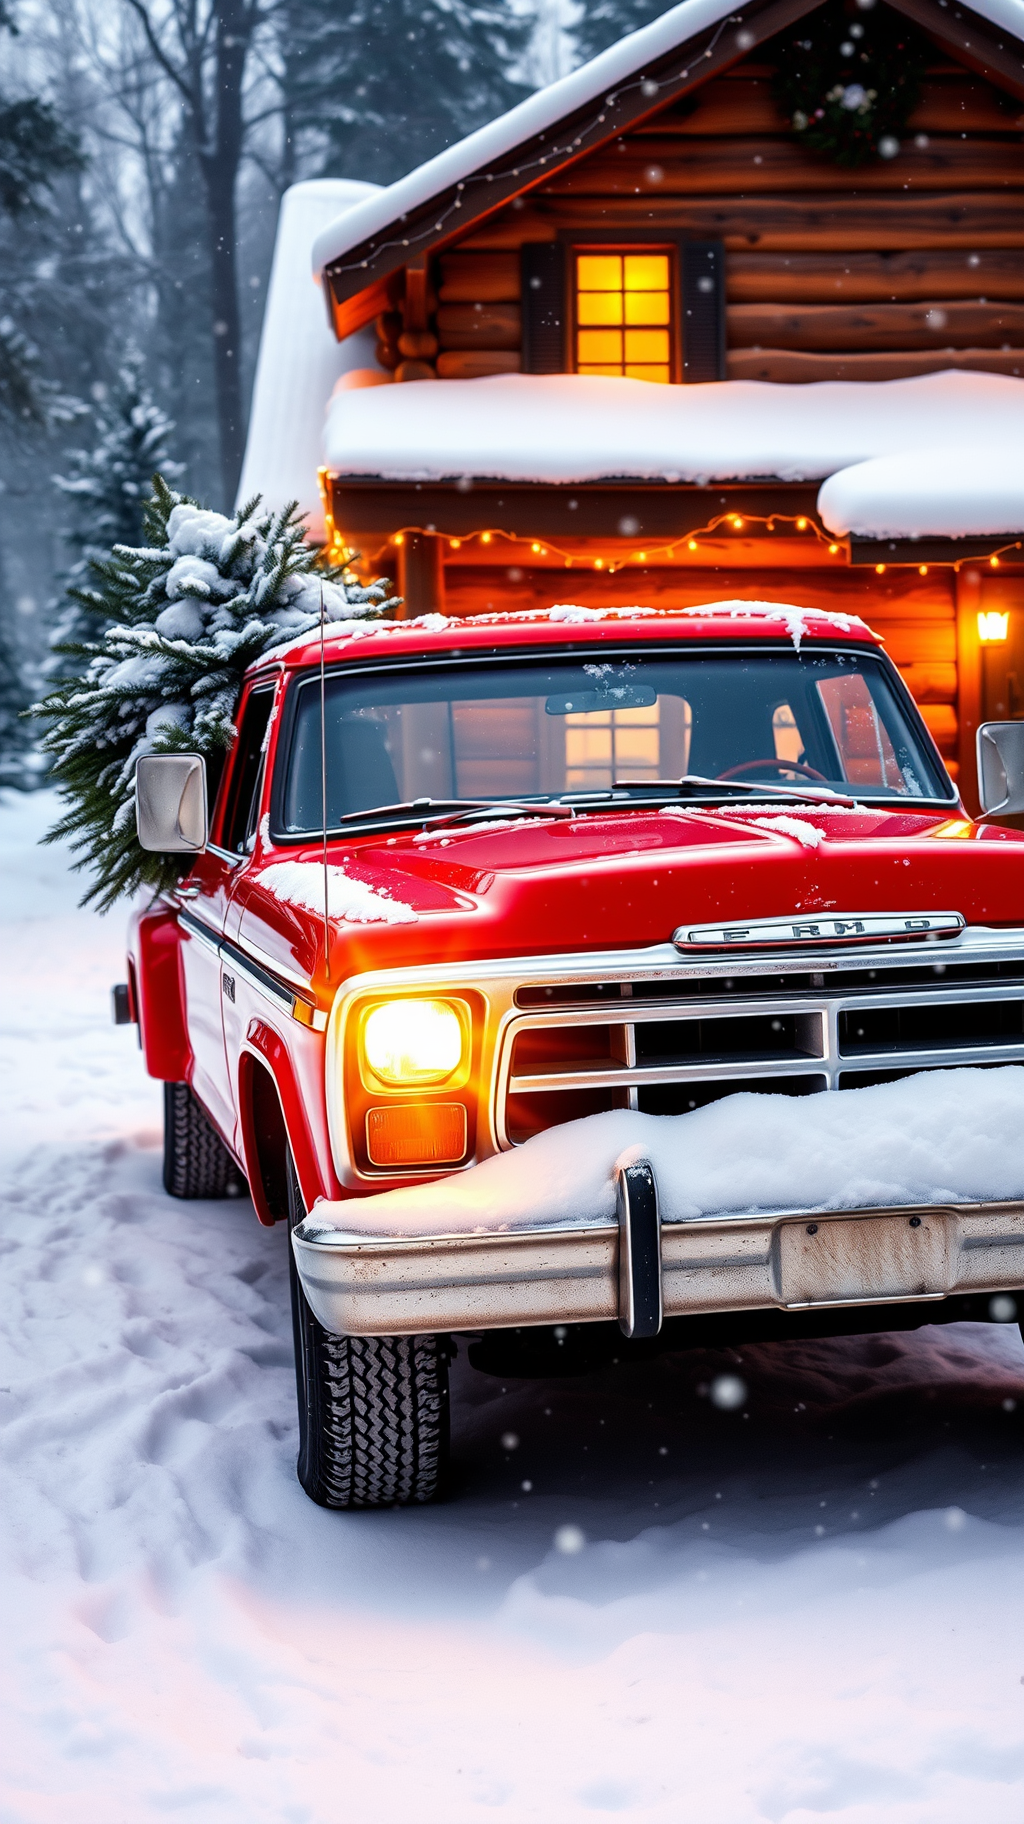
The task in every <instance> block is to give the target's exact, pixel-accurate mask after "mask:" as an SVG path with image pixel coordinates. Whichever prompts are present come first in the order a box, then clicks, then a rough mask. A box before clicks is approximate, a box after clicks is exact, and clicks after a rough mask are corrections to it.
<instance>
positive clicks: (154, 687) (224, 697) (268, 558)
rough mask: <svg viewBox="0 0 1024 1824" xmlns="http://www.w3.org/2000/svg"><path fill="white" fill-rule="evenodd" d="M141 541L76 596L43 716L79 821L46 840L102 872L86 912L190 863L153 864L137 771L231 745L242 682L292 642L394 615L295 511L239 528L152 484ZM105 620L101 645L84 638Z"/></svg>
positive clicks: (66, 818)
mask: <svg viewBox="0 0 1024 1824" xmlns="http://www.w3.org/2000/svg"><path fill="white" fill-rule="evenodd" d="M142 521H143V535H144V537H145V539H146V543H145V544H143V545H135V546H133V545H129V544H124V543H119V544H115V545H114V546H113V547H112V549H111V550H110V551H109V552H108V553H107V554H106V555H103V556H98V555H97V556H93V557H92V558H91V559H90V561H89V568H90V570H91V573H92V580H91V581H89V582H87V583H82V584H80V585H75V586H72V587H71V588H69V590H68V596H69V598H70V599H71V600H72V601H73V602H74V603H75V604H76V607H77V608H78V609H79V610H80V611H81V612H80V613H79V617H78V634H77V637H76V638H73V639H69V640H67V641H65V642H62V643H61V645H60V646H59V647H58V648H57V650H58V651H59V652H60V653H61V655H62V656H63V657H64V658H65V659H66V660H67V675H65V676H64V677H63V678H62V679H61V681H60V682H59V683H58V684H56V685H55V687H54V688H53V689H52V690H51V692H50V694H49V695H48V696H47V697H45V698H44V699H43V701H42V702H41V703H37V704H36V705H35V706H34V708H33V709H32V711H31V712H30V713H31V714H33V715H35V716H38V717H40V718H41V719H42V720H43V721H44V722H46V723H48V724H49V726H48V729H47V733H46V735H45V737H44V739H43V743H42V745H43V749H44V751H45V752H47V753H49V754H52V755H53V756H54V765H53V778H54V780H55V782H56V784H57V786H58V787H59V789H60V791H61V794H62V796H63V797H64V799H65V801H66V804H67V807H68V808H67V810H66V811H65V813H64V815H63V816H62V817H61V819H60V820H59V822H58V823H57V824H56V825H55V827H54V828H53V830H51V831H50V833H49V835H48V837H47V840H48V841H51V842H53V841H57V840H60V839H64V840H67V841H68V842H69V843H70V845H71V848H72V850H73V852H74V854H75V856H76V860H75V862H74V866H75V867H76V868H80V869H84V870H88V872H89V873H90V874H91V875H92V876H93V878H92V881H91V884H90V885H89V887H88V888H87V890H86V892H85V895H84V897H83V902H82V903H83V904H86V903H88V902H90V901H94V902H95V903H96V904H97V905H98V906H99V907H100V908H101V909H106V908H107V907H108V906H111V905H113V903H114V902H115V900H117V899H119V898H120V897H121V896H122V895H124V894H128V893H133V892H135V891H136V890H137V889H139V888H140V887H147V888H150V889H153V890H156V891H160V890H162V889H164V888H166V887H168V886H170V885H172V884H173V882H174V881H175V880H177V879H178V878H179V876H180V872H181V869H182V867H183V866H184V867H187V865H188V864H187V861H184V862H183V861H182V860H181V858H179V857H176V856H162V855H150V854H147V853H145V852H144V851H143V850H142V849H140V848H139V845H138V842H137V841H136V836H135V767H136V764H137V762H138V760H139V759H140V757H141V756H142V755H143V754H157V753H198V754H202V755H204V756H207V757H212V756H213V755H214V754H216V753H218V752H220V751H222V750H223V749H224V748H226V747H228V746H230V744H231V742H232V740H233V739H234V737H235V733H236V730H235V726H234V714H235V708H236V705H237V702H238V697H239V694H240V691H241V686H242V680H243V677H244V674H245V671H246V669H247V667H248V666H249V665H251V664H252V662H253V660H254V659H257V658H259V656H260V654H261V653H263V652H266V651H268V650H269V649H270V648H271V647H273V646H277V645H280V644H281V643H282V641H284V640H288V639H293V638H295V637H296V636H300V635H302V634H304V633H307V632H312V631H313V630H314V629H315V628H316V627H317V626H318V625H319V623H320V596H321V590H322V591H323V598H324V607H325V610H326V613H327V616H328V619H330V620H340V619H350V618H353V617H363V616H366V615H369V614H379V613H381V612H382V611H383V610H384V609H385V607H386V604H387V594H388V586H387V585H386V584H385V583H374V584H371V585H370V586H369V587H368V588H362V587H360V586H358V585H357V584H355V583H353V582H351V581H349V580H347V577H346V574H345V573H344V572H342V571H341V570H339V569H337V568H336V567H334V566H332V565H329V564H326V563H324V562H323V560H322V557H321V554H320V553H319V552H318V551H317V550H316V549H315V548H314V547H313V546H312V545H310V544H309V543H308V541H307V539H306V535H305V529H304V524H303V521H302V519H301V518H300V516H299V514H298V511H297V508H296V506H295V504H294V503H292V504H291V505H289V506H288V507H286V508H284V509H282V510H281V511H279V512H277V513H269V512H267V511H265V510H262V509H261V507H260V502H259V498H258V497H257V498H255V499H254V500H252V501H249V502H247V503H246V505H245V506H244V507H243V508H242V510H241V512H240V513H238V514H237V515H236V516H235V517H234V518H233V519H227V518H225V517H224V516H223V515H222V514H219V513H213V512H211V511H209V510H207V509H205V508H203V507H201V506H200V505H199V503H198V501H195V500H193V499H191V498H190V497H188V496H187V495H183V494H179V493H177V492H176V490H175V489H174V488H173V487H171V486H170V484H169V482H168V481H167V479H166V477H164V476H162V475H160V474H157V475H155V476H154V478H153V484H152V493H151V495H150V497H149V498H148V500H146V501H145V503H144V505H143V508H142ZM89 623H92V624H93V626H94V627H95V635H94V637H88V636H87V635H86V634H85V632H84V629H85V628H86V627H87V626H88V624H89Z"/></svg>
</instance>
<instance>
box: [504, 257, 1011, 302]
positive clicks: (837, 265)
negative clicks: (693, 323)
mask: <svg viewBox="0 0 1024 1824" xmlns="http://www.w3.org/2000/svg"><path fill="white" fill-rule="evenodd" d="M478 257H481V258H485V257H488V256H484V255H481V256H478ZM490 257H492V258H494V257H502V256H494V255H492V256H490ZM505 257H507V256H505ZM726 287H727V295H728V299H729V303H730V304H740V303H748V302H749V303H761V302H763V301H764V300H765V299H768V298H770V299H772V301H773V302H774V303H776V304H828V303H837V302H839V301H840V300H842V301H846V302H849V303H868V302H872V303H874V302H878V303H881V302H883V301H889V302H891V303H896V302H897V301H910V300H912V299H928V298H974V299H977V298H988V299H991V300H995V299H1003V298H1014V299H1018V298H1019V299H1022V300H1024V251H1021V250H1018V249H1016V248H1001V247H1000V248H987V249H985V250H983V251H982V252H980V253H964V252H955V251H954V252H948V251H947V250H946V249H945V248H936V249H930V250H924V249H922V250H919V251H917V252H913V253H733V254H732V255H731V257H730V259H729V261H728V263H727V266H726Z"/></svg>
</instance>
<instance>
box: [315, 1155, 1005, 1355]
mask: <svg viewBox="0 0 1024 1824" xmlns="http://www.w3.org/2000/svg"><path fill="white" fill-rule="evenodd" d="M350 1209H351V1205H347V1204H344V1203H335V1204H326V1205H324V1204H319V1205H318V1206H317V1209H316V1211H315V1212H314V1214H313V1215H312V1216H311V1217H307V1218H306V1220H305V1222H303V1223H300V1224H299V1226H298V1227H297V1228H296V1229H295V1230H294V1231H293V1234H292V1245H293V1248H294V1251H295V1260H296V1265H297V1267H298V1272H299V1277H300V1279H301V1281H302V1287H303V1290H304V1292H305V1294H306V1298H307V1300H308V1301H309V1304H310V1306H311V1308H312V1310H313V1312H314V1314H315V1316H316V1317H317V1318H318V1319H319V1321H320V1323H321V1324H323V1326H324V1328H325V1329H326V1330H328V1331H330V1332H331V1333H332V1334H334V1335H342V1336H344V1335H349V1336H402V1335H415V1334H423V1333H430V1332H446V1331H453V1330H454V1331H464V1330H497V1329H507V1328H511V1327H515V1326H519V1325H533V1324H571V1323H587V1322H607V1321H608V1320H609V1319H611V1320H615V1319H617V1320H618V1322H619V1325H620V1327H621V1329H622V1331H623V1332H624V1334H625V1335H626V1336H635V1337H649V1336H656V1335H657V1334H658V1331H659V1330H660V1329H661V1325H662V1321H663V1318H665V1317H683V1316H697V1315H710V1314H715V1313H719V1312H726V1311H751V1310H763V1309H768V1308H772V1307H774V1308H776V1309H781V1310H790V1311H799V1310H809V1309H813V1308H815V1307H831V1308H835V1307H840V1306H844V1305H848V1306H863V1305H874V1304H895V1303H900V1304H902V1303H905V1302H906V1301H908V1300H912V1301H913V1300H921V1301H925V1300H935V1301H938V1300H942V1299H945V1298H947V1297H949V1296H950V1295H951V1294H954V1293H966V1292H1001V1291H1017V1290H1018V1289H1019V1288H1020V1287H1022V1286H1024V1202H1014V1203H955V1204H916V1205H909V1204H908V1205H902V1206H898V1207H895V1208H885V1209H882V1208H878V1209H856V1210H828V1211H821V1210H817V1211H815V1210H773V1211H762V1212H758V1213H757V1214H755V1215H751V1214H749V1213H741V1214H725V1215H715V1216H707V1217H700V1218H698V1219H696V1220H694V1221H687V1222H665V1223H663V1222H662V1221H661V1220H660V1217H659V1213H658V1193H657V1184H656V1181H655V1176H654V1171H653V1169H652V1167H651V1165H650V1163H649V1162H648V1161H647V1160H640V1161H638V1162H636V1163H635V1164H632V1165H629V1166H626V1167H624V1168H621V1169H620V1170H619V1172H618V1174H617V1179H616V1211H617V1213H616V1219H615V1220H613V1221H611V1222H609V1221H595V1222H594V1223H592V1224H588V1223H579V1222H574V1223H565V1224H551V1225H548V1226H547V1227H544V1228H533V1229H528V1228H522V1229H506V1230H502V1231H500V1232H483V1233H477V1234H432V1235H431V1234H422V1235H419V1234H414V1235H409V1234H404V1235H367V1234H356V1233H353V1232H352V1231H346V1230H345V1229H344V1228H343V1227H340V1226H339V1227H337V1228H328V1227H325V1226H324V1225H325V1220H328V1221H333V1222H337V1223H339V1224H341V1223H343V1222H344V1219H345V1215H346V1213H347V1212H348V1211H349V1210H350Z"/></svg>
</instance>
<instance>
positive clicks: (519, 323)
mask: <svg viewBox="0 0 1024 1824" xmlns="http://www.w3.org/2000/svg"><path fill="white" fill-rule="evenodd" d="M435 328H436V330H437V339H438V341H439V343H440V344H441V347H442V348H519V347H521V345H522V340H523V319H522V311H521V310H520V307H519V305H518V304H482V303H480V302H477V303H474V304H440V305H438V310H437V319H436V323H435Z"/></svg>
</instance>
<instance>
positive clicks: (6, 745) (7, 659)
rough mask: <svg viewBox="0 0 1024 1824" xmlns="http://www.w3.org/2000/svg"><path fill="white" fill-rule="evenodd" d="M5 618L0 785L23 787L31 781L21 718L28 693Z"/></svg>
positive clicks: (1, 629)
mask: <svg viewBox="0 0 1024 1824" xmlns="http://www.w3.org/2000/svg"><path fill="white" fill-rule="evenodd" d="M4 618H5V617H0V785H15V786H19V787H25V786H27V785H28V784H29V783H30V774H29V771H28V768H27V766H26V761H27V758H28V751H29V745H30V743H29V736H28V730H27V728H26V726H25V722H24V720H23V717H24V713H25V705H26V703H27V701H28V693H27V691H26V689H25V685H24V681H23V678H22V675H21V667H20V665H19V664H18V661H17V657H16V647H15V643H14V641H13V640H12V639H11V637H10V634H9V632H8V629H7V627H6V625H4Z"/></svg>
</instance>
